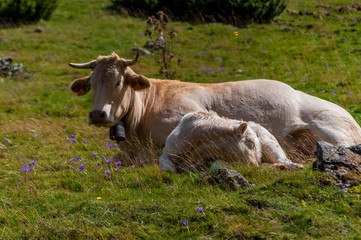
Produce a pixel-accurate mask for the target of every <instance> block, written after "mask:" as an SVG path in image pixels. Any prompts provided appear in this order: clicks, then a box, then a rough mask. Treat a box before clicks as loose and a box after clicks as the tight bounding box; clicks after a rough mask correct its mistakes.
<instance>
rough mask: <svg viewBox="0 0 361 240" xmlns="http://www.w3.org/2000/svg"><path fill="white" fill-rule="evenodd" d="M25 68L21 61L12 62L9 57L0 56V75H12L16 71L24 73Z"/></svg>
mask: <svg viewBox="0 0 361 240" xmlns="http://www.w3.org/2000/svg"><path fill="white" fill-rule="evenodd" d="M25 72H27V70H26V68H24V67H23V64H22V63H13V59H12V58H11V57H0V76H5V77H9V76H13V75H14V74H16V73H25Z"/></svg>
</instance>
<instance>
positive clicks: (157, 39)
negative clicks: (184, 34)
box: [144, 11, 180, 79]
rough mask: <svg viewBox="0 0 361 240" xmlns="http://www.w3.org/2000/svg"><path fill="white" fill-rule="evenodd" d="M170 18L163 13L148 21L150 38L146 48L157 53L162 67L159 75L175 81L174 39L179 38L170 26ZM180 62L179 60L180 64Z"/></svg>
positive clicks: (158, 13) (147, 30)
mask: <svg viewBox="0 0 361 240" xmlns="http://www.w3.org/2000/svg"><path fill="white" fill-rule="evenodd" d="M167 22H168V17H167V15H165V14H164V12H163V11H159V12H157V17H155V16H151V17H148V20H147V26H148V27H147V29H146V30H145V32H144V35H145V36H148V37H149V38H150V40H149V41H147V43H146V45H145V46H146V47H147V48H150V49H151V50H153V51H154V52H156V59H157V63H158V64H159V65H160V68H159V73H160V74H162V75H163V74H164V75H165V77H166V78H167V79H173V78H174V75H175V73H176V71H175V70H174V69H173V68H172V60H173V58H174V54H173V53H172V46H173V39H174V37H176V36H177V33H176V32H175V31H172V30H171V28H170V27H169V26H168V23H167ZM179 63H180V60H178V64H179Z"/></svg>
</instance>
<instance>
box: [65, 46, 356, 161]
mask: <svg viewBox="0 0 361 240" xmlns="http://www.w3.org/2000/svg"><path fill="white" fill-rule="evenodd" d="M138 59H139V51H138V53H137V54H136V56H135V57H134V58H133V59H132V60H126V59H124V58H120V57H119V56H118V55H117V54H115V53H113V54H112V55H110V56H100V57H98V58H97V59H95V60H92V61H90V62H86V63H70V66H72V67H74V68H79V69H91V70H92V73H91V74H90V75H89V76H87V77H82V78H79V79H76V80H74V81H73V82H72V83H71V84H70V90H71V91H72V92H73V93H75V94H77V95H79V96H81V95H84V94H86V93H88V92H89V91H90V90H91V98H92V105H93V107H92V109H91V110H90V113H89V116H88V122H89V123H90V124H94V125H95V126H104V127H112V126H115V125H117V124H118V122H119V121H120V120H122V122H123V124H124V127H125V132H126V135H127V136H128V138H129V139H130V141H133V140H132V139H138V140H139V141H140V142H146V141H148V140H151V141H152V144H153V145H158V146H164V144H165V142H166V139H167V137H168V135H169V134H170V133H171V132H172V130H173V129H174V128H175V127H176V126H177V125H178V123H179V121H180V120H181V118H182V117H183V116H184V115H185V114H187V113H189V112H196V111H208V110H211V111H214V112H216V113H217V114H218V115H219V116H222V117H226V118H229V119H236V120H241V119H242V120H244V121H254V122H256V123H258V124H260V125H262V126H263V127H265V128H266V129H267V130H268V131H270V133H271V134H272V135H274V136H275V137H276V139H277V140H278V141H279V143H280V144H281V146H282V147H283V149H286V150H288V148H295V147H297V146H299V145H300V144H301V143H303V142H304V141H305V140H308V139H313V140H315V141H320V140H322V141H326V142H329V143H331V144H334V145H342V146H351V145H355V144H358V143H361V129H360V127H359V125H358V124H357V123H356V121H355V120H354V119H353V118H352V116H351V115H350V114H349V113H348V112H347V111H346V110H345V109H343V108H342V107H340V106H338V105H336V104H334V103H331V102H328V101H325V100H322V99H320V98H317V97H314V96H311V95H308V94H306V93H303V92H301V91H297V90H295V89H293V88H292V87H290V86H289V85H287V84H285V83H282V82H279V81H275V80H266V79H258V80H244V81H235V82H224V83H191V82H182V81H178V80H160V79H153V78H148V77H145V76H143V75H140V74H137V73H135V72H134V71H133V70H132V69H131V66H132V65H134V64H136V63H137V62H138ZM130 141H126V142H130ZM305 146H306V147H309V148H311V149H313V148H314V145H310V146H308V145H305ZM126 150H130V149H126ZM120 152H124V151H120ZM118 157H119V156H118ZM114 158H117V155H116V156H114Z"/></svg>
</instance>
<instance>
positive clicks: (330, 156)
mask: <svg viewBox="0 0 361 240" xmlns="http://www.w3.org/2000/svg"><path fill="white" fill-rule="evenodd" d="M315 154H316V157H317V160H316V161H315V162H314V163H313V170H315V171H316V170H318V171H321V172H325V173H327V174H329V175H330V176H331V177H332V178H334V179H335V180H336V182H337V185H336V188H337V189H339V190H341V191H344V192H348V189H349V188H351V187H353V186H356V185H359V184H360V183H361V144H358V145H355V146H351V147H340V146H334V145H332V144H330V143H327V142H323V141H321V142H318V143H317V145H316V149H315Z"/></svg>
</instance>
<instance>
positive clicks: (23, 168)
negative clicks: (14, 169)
mask: <svg viewBox="0 0 361 240" xmlns="http://www.w3.org/2000/svg"><path fill="white" fill-rule="evenodd" d="M21 171H23V172H26V163H25V164H23V166H22V167H21Z"/></svg>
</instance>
